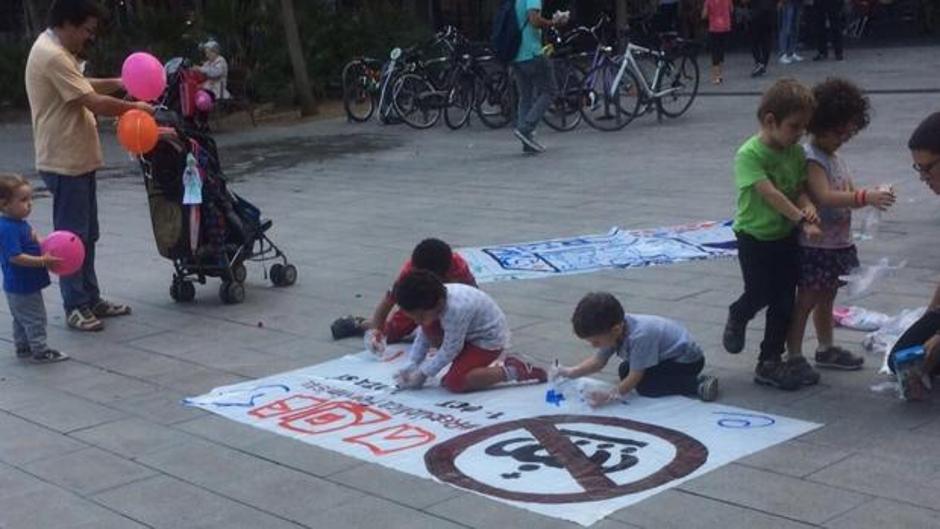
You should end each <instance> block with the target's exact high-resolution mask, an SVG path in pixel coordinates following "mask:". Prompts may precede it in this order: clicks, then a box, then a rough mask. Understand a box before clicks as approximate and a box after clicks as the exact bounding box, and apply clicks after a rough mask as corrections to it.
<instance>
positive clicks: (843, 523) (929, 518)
mask: <svg viewBox="0 0 940 529" xmlns="http://www.w3.org/2000/svg"><path fill="white" fill-rule="evenodd" d="M824 527H827V528H829V529H883V528H885V527H891V528H892V529H924V528H927V527H940V512H937V511H935V510H933V511H932V510H928V509H922V508H919V507H914V506H913V505H909V504H906V503H898V502H896V501H890V500H885V499H882V498H878V499H875V500H872V501H870V502H868V503H866V504H864V505H861V506H860V507H858V508H855V509H852V510H851V511H849V512H847V513H845V514H843V515H842V516H839V517H838V518H835V519H833V520H830V521H828V522H826V524H825V525H824Z"/></svg>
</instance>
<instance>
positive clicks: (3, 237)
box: [0, 217, 49, 294]
mask: <svg viewBox="0 0 940 529" xmlns="http://www.w3.org/2000/svg"><path fill="white" fill-rule="evenodd" d="M32 232H33V229H32V228H31V227H30V226H29V223H28V222H26V221H25V220H20V219H11V218H9V217H0V259H2V263H0V267H2V268H3V290H5V291H6V292H10V293H12V294H32V293H33V292H39V291H40V290H42V289H44V288H46V287H47V286H49V272H48V271H47V270H46V269H45V268H40V267H32V266H19V265H15V264H13V263H11V262H10V259H11V258H13V257H16V256H17V255H20V254H24V253H25V254H27V255H35V256H36V257H39V256H40V255H42V251H41V250H40V249H39V244H38V243H37V242H36V241H34V240H33V235H32Z"/></svg>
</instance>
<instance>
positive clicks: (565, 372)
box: [553, 292, 718, 406]
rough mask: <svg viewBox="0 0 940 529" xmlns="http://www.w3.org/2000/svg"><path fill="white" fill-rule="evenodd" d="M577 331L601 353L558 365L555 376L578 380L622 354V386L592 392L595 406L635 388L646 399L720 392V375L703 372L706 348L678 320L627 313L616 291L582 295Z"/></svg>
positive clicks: (703, 396)
mask: <svg viewBox="0 0 940 529" xmlns="http://www.w3.org/2000/svg"><path fill="white" fill-rule="evenodd" d="M571 323H572V324H573V326H574V333H575V334H576V335H577V336H578V338H581V339H583V340H585V341H587V342H588V343H589V344H591V346H592V347H594V348H596V349H597V352H596V353H595V354H594V355H593V356H591V357H590V358H587V359H586V360H584V361H583V362H581V363H580V364H578V365H577V366H574V367H558V368H557V369H556V370H554V373H553V375H554V376H555V377H563V378H578V377H582V376H584V375H589V374H591V373H596V372H598V371H600V370H601V369H603V368H604V366H605V365H607V362H608V361H609V360H610V358H611V357H612V356H614V355H617V356H619V357H620V358H621V364H620V369H619V374H620V384H619V385H617V387H615V388H614V389H613V390H612V391H610V392H595V393H592V394H589V395H588V400H589V402H590V404H591V405H592V406H601V405H603V404H606V403H608V402H612V401H615V400H620V399H621V398H622V397H623V396H624V395H626V394H627V393H630V391H632V390H634V389H636V391H637V393H639V394H640V395H643V396H644V397H663V396H666V395H697V396H698V397H699V398H700V399H702V400H703V401H713V400H715V398H717V396H718V379H717V378H716V377H713V376H708V375H700V373H701V372H702V368H703V367H705V356H704V355H703V354H702V349H701V348H700V347H699V346H698V345H696V343H695V342H694V341H692V336H691V335H690V334H689V331H688V330H686V329H685V327H683V326H682V325H680V324H679V323H678V322H675V321H673V320H670V319H667V318H662V317H659V316H647V315H642V314H625V313H624V311H623V306H622V305H621V304H620V302H619V301H617V298H615V297H614V296H613V295H611V294H608V293H606V292H592V293H590V294H588V295H586V296H584V297H583V298H582V299H581V301H580V302H579V303H578V306H577V308H575V311H574V315H573V316H572V317H571Z"/></svg>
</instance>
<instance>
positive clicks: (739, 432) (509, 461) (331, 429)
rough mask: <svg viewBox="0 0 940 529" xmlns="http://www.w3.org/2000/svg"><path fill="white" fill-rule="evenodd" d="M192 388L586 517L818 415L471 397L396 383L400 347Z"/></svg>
mask: <svg viewBox="0 0 940 529" xmlns="http://www.w3.org/2000/svg"><path fill="white" fill-rule="evenodd" d="M386 355H387V358H388V359H387V360H385V361H379V360H376V359H374V357H372V356H371V355H370V354H369V353H365V352H363V353H360V354H358V355H349V356H345V357H343V358H338V359H336V360H331V361H329V362H325V363H322V364H318V365H314V366H310V367H306V368H303V369H298V370H295V371H290V372H287V373H282V374H279V375H274V376H270V377H267V378H263V379H260V380H254V381H250V382H244V383H240V384H235V385H231V386H225V387H221V388H216V389H214V390H212V391H211V392H209V393H208V394H206V395H202V396H200V397H195V398H191V399H187V400H186V401H185V402H186V403H187V404H189V405H192V406H197V407H199V408H202V409H205V410H208V411H211V412H213V413H217V414H219V415H222V416H224V417H228V418H229V419H232V420H235V421H238V422H241V423H245V424H249V425H251V426H254V427H257V428H262V429H265V430H268V431H271V432H276V433H278V434H281V435H286V436H288V437H292V438H294V439H297V440H300V441H303V442H305V443H309V444H312V445H316V446H320V447H323V448H327V449H330V450H335V451H337V452H340V453H342V454H346V455H348V456H351V457H355V458H358V459H362V460H365V461H369V462H372V463H378V464H380V465H383V466H386V467H389V468H393V469H396V470H399V471H402V472H406V473H408V474H412V475H415V476H420V477H423V478H433V479H436V480H438V481H442V482H445V483H449V484H451V485H453V486H456V487H459V488H462V489H465V490H468V491H471V492H475V493H478V494H482V495H484V496H487V497H490V498H493V499H495V500H498V501H502V502H505V503H509V504H511V505H515V506H517V507H521V508H524V509H529V510H531V511H535V512H538V513H541V514H544V515H548V516H553V517H556V518H563V519H566V520H571V521H574V522H577V523H580V524H583V525H590V524H592V523H594V522H596V521H597V520H600V519H601V518H604V517H605V516H607V515H608V514H610V513H612V512H614V511H616V510H618V509H621V508H623V507H626V506H628V505H631V504H633V503H636V502H638V501H640V500H642V499H644V498H647V497H649V496H651V495H653V494H656V493H657V492H660V491H662V490H666V489H668V488H671V487H674V486H676V485H678V484H679V483H682V482H683V481H685V480H687V479H691V478H694V477H696V476H700V475H702V474H704V473H705V472H708V471H710V470H713V469H715V468H717V467H719V466H721V465H724V464H726V463H729V462H731V461H734V460H735V459H738V458H741V457H743V456H746V455H748V454H751V453H754V452H757V451H759V450H762V449H764V448H767V447H769V446H772V445H775V444H777V443H780V442H783V441H786V440H787V439H790V438H793V437H795V436H798V435H801V434H804V433H806V432H808V431H811V430H813V429H815V428H817V427H819V426H820V425H818V424H814V423H809V422H805V421H799V420H793V419H788V418H785V417H779V416H775V415H769V414H764V413H757V412H752V411H748V410H744V409H741V408H734V407H730V406H723V405H721V404H717V403H703V402H700V401H697V400H693V399H688V398H684V397H667V398H659V399H648V398H642V397H633V398H631V399H629V400H627V401H626V402H624V403H618V404H615V405H610V406H606V407H604V408H600V409H597V410H593V409H591V408H590V407H588V406H587V405H586V404H584V403H583V402H582V401H581V400H580V399H579V398H578V395H577V391H575V387H574V382H569V383H567V384H566V385H563V386H562V387H561V388H560V390H561V391H562V392H563V393H564V395H565V400H562V401H560V402H558V403H550V402H546V390H547V389H548V386H547V385H546V384H536V385H517V386H507V387H501V388H494V389H492V390H489V391H481V392H476V393H469V394H454V393H450V392H448V391H446V390H444V389H442V388H440V387H438V386H437V385H436V383H435V382H431V386H430V387H426V388H425V389H422V390H417V391H399V390H396V389H395V388H394V383H393V382H392V375H393V374H394V373H395V371H396V370H397V369H399V368H401V367H402V366H403V365H404V363H405V360H404V355H403V350H402V348H401V347H390V348H389V352H387V353H386Z"/></svg>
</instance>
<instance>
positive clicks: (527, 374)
mask: <svg viewBox="0 0 940 529" xmlns="http://www.w3.org/2000/svg"><path fill="white" fill-rule="evenodd" d="M503 368H504V369H505V370H506V378H508V379H509V380H514V381H516V382H525V381H527V380H537V381H538V382H548V372H547V371H545V370H544V369H542V368H541V367H538V366H535V365H532V364H531V363H529V362H526V361H525V360H522V359H521V358H517V357H515V356H507V357H506V359H505V360H503Z"/></svg>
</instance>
